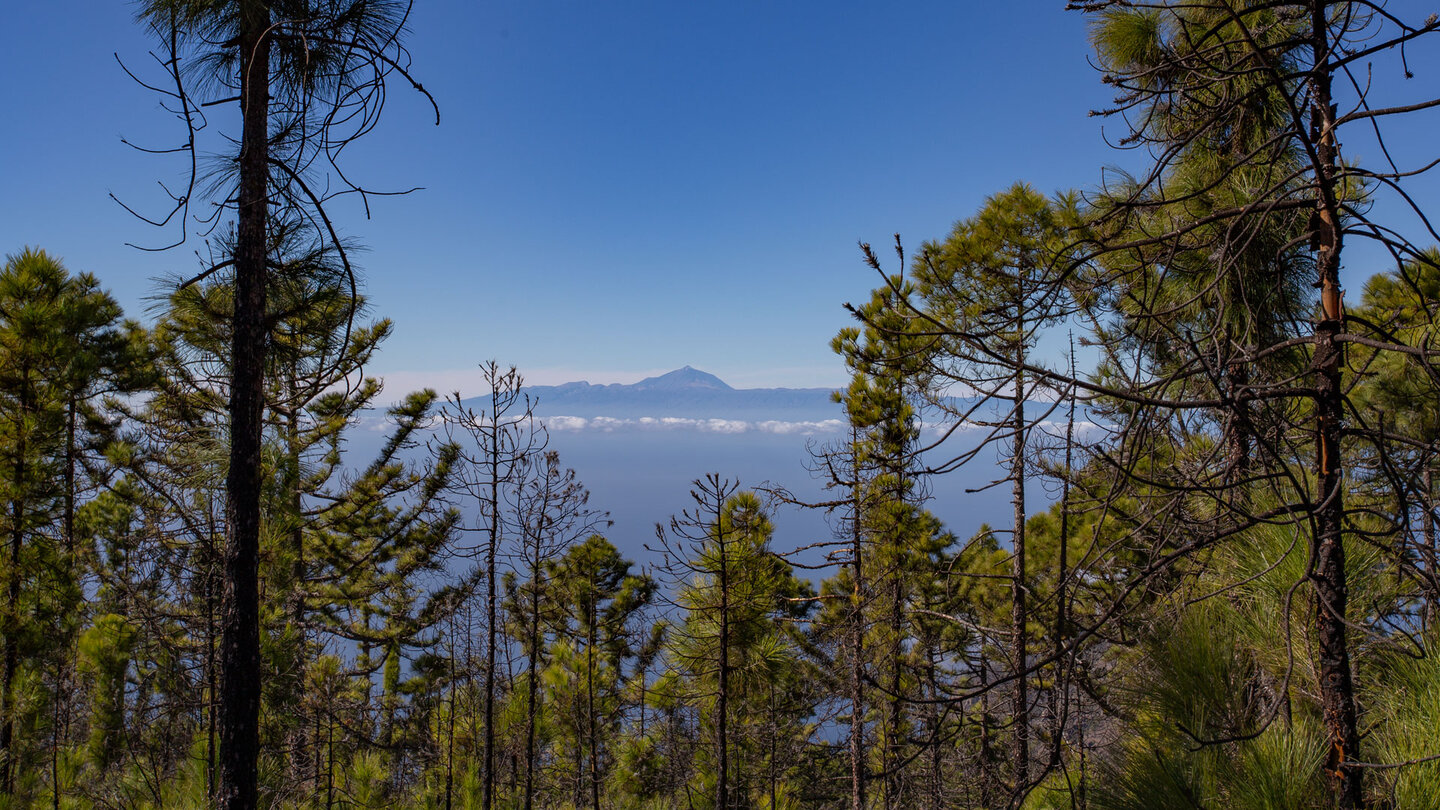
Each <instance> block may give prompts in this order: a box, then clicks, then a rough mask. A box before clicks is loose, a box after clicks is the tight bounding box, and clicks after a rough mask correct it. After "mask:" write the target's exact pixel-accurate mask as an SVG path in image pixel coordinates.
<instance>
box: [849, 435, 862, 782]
mask: <svg viewBox="0 0 1440 810" xmlns="http://www.w3.org/2000/svg"><path fill="white" fill-rule="evenodd" d="M858 434H859V431H858V430H856V429H855V428H854V427H852V428H851V429H850V447H851V453H852V456H851V458H853V459H854V460H855V464H854V475H855V482H854V487H853V498H854V504H853V506H852V513H851V525H850V533H851V534H850V542H851V548H850V570H851V573H852V575H853V577H854V582H853V591H852V593H851V596H850V655H851V660H850V810H865V750H864V745H865V696H864V692H863V691H862V690H863V684H864V676H865V670H864V667H865V663H864V661H865V659H864V640H865V614H864V603H863V601H862V600H863V598H864V596H863V594H864V588H863V586H862V583H863V579H862V577H863V574H862V573H861V564H862V558H861V552H862V547H861V541H862V539H863V536H864V535H863V533H862V531H861V529H862V526H861V503H860V501H861V498H860V492H861V490H860V461H859V454H858V453H857V452H856V448H857V447H858V446H859V441H860V439H859V435H858Z"/></svg>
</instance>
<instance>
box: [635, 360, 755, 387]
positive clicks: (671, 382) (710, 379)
mask: <svg viewBox="0 0 1440 810" xmlns="http://www.w3.org/2000/svg"><path fill="white" fill-rule="evenodd" d="M630 387H631V388H635V389H637V390H648V391H681V390H694V389H709V390H714V391H732V390H734V389H732V388H731V387H730V386H728V385H726V384H725V381H724V380H722V379H720V378H719V377H716V376H715V375H714V374H709V373H706V372H704V371H701V370H699V369H697V368H692V367H690V366H685V367H684V368H678V369H675V370H674V371H671V372H668V373H665V374H661V375H660V376H658V377H646V378H645V379H643V380H641V381H640V382H638V383H635V384H634V385H633V386H630Z"/></svg>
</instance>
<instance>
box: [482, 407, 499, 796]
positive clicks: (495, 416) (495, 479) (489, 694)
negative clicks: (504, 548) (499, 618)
mask: <svg viewBox="0 0 1440 810" xmlns="http://www.w3.org/2000/svg"><path fill="white" fill-rule="evenodd" d="M499 404H500V400H499V392H498V391H497V390H496V389H495V386H494V385H493V384H492V385H491V387H490V427H489V429H490V448H489V451H490V457H489V459H488V462H489V465H490V481H489V484H490V544H489V547H488V548H486V550H485V633H486V643H485V766H484V771H483V779H484V782H483V786H482V795H483V799H482V803H481V807H482V808H483V810H491V809H492V808H493V807H494V806H495V640H496V638H497V633H496V629H497V628H496V624H495V623H496V614H497V613H498V608H497V604H496V593H495V573H496V571H495V551H496V546H498V545H499V544H500V414H499V413H497V411H498V408H499Z"/></svg>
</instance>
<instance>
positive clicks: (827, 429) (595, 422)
mask: <svg viewBox="0 0 1440 810" xmlns="http://www.w3.org/2000/svg"><path fill="white" fill-rule="evenodd" d="M540 421H542V422H544V423H545V427H547V428H549V429H550V430H552V431H556V432H580V431H602V432H605V433H614V432H618V431H624V430H651V431H658V430H672V431H687V430H693V431H699V432H701V433H721V434H738V433H772V434H775V435H781V436H813V435H818V434H824V433H840V432H843V431H845V430H847V429H848V428H847V423H846V422H845V420H843V419H821V420H818V421H813V422H807V421H786V420H780V419H766V420H759V421H749V420H745V419H693V418H689V417H683V416H640V417H635V418H617V417H613V416H589V417H587V416H545V417H542V418H541V420H540Z"/></svg>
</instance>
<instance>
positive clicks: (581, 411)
mask: <svg viewBox="0 0 1440 810" xmlns="http://www.w3.org/2000/svg"><path fill="white" fill-rule="evenodd" d="M832 391H833V389H830V388H732V387H731V386H730V385H728V384H727V383H726V382H725V381H724V380H722V379H720V378H719V377H716V376H715V375H714V374H710V373H707V372H704V371H701V370H699V369H696V368H692V367H690V366H685V367H684V368H680V369H676V370H675V371H671V372H669V373H666V374H661V375H660V376H658V377H647V378H645V379H643V380H641V381H640V382H637V383H631V384H628V385H627V384H623V383H613V384H610V385H591V384H590V383H588V382H571V383H565V384H563V385H536V386H527V387H526V388H525V393H528V394H529V395H530V397H531V398H532V399H534V400H535V401H536V402H537V406H536V413H537V414H539V415H541V416H578V417H586V418H591V417H610V418H614V419H638V418H643V417H653V418H665V417H679V418H688V419H747V420H790V421H797V420H800V421H820V420H828V419H839V418H841V411H840V406H838V405H836V404H835V403H834V402H833V401H832V400H831V392H832ZM474 404H475V405H476V406H477V407H478V406H479V405H480V400H479V399H477V400H476V401H475V403H474Z"/></svg>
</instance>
